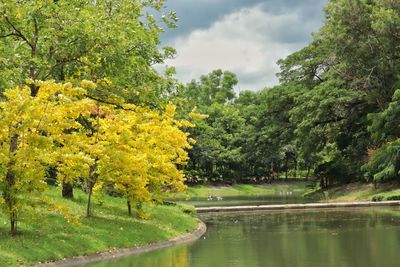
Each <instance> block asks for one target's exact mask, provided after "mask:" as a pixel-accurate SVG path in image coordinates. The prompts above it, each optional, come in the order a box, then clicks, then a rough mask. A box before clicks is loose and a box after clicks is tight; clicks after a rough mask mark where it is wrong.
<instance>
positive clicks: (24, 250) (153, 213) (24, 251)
mask: <svg viewBox="0 0 400 267" xmlns="http://www.w3.org/2000/svg"><path fill="white" fill-rule="evenodd" d="M47 194H48V196H49V197H51V198H52V199H53V200H54V202H55V203H57V204H59V205H63V206H65V207H67V208H69V209H70V211H71V214H72V215H73V216H76V217H77V218H78V219H79V223H80V225H75V224H71V223H68V222H67V221H66V220H65V219H64V217H63V216H62V215H60V214H58V213H56V212H51V211H47V212H45V213H44V214H39V213H38V212H32V213H30V214H29V216H26V217H27V218H22V220H21V222H20V224H19V230H20V234H19V235H17V236H15V237H11V236H10V235H9V233H8V230H9V229H8V228H9V225H8V222H7V219H6V217H5V216H4V214H2V215H0V216H1V217H0V220H1V221H0V222H1V224H0V266H21V265H22V266H24V265H30V264H34V263H38V262H42V261H48V260H58V259H63V258H66V257H71V256H80V255H87V254H92V253H95V252H100V251H107V250H111V249H114V248H123V247H133V246H141V245H147V244H151V243H155V242H158V241H163V240H168V239H171V238H174V237H177V236H180V235H182V234H184V233H187V232H189V231H191V230H194V229H195V228H196V226H197V224H198V220H197V219H196V218H195V217H194V216H193V215H190V214H186V213H184V212H183V210H184V209H185V208H183V207H182V206H178V205H177V206H155V207H152V208H148V210H147V212H148V214H149V218H148V219H146V220H143V219H138V218H136V217H129V216H128V215H127V211H126V201H125V200H124V199H121V198H116V197H109V196H106V197H105V198H104V204H103V205H99V204H98V203H97V204H95V205H94V216H93V217H92V218H86V217H84V214H85V208H86V206H85V204H86V202H85V201H86V195H85V194H84V193H83V192H82V191H78V190H75V199H74V200H66V199H63V198H61V197H60V192H59V190H57V189H55V188H50V190H49V191H48V193H47Z"/></svg>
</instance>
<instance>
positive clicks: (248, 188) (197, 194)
mask: <svg viewBox="0 0 400 267" xmlns="http://www.w3.org/2000/svg"><path fill="white" fill-rule="evenodd" d="M307 190H310V183H308V182H291V183H282V184H281V183H275V184H263V185H250V184H236V185H233V186H203V185H196V186H190V187H189V188H188V190H187V192H186V193H180V194H177V195H176V197H175V198H176V199H184V198H207V197H208V196H209V195H212V196H220V197H235V196H274V195H276V192H277V191H278V192H279V191H294V192H295V191H307Z"/></svg>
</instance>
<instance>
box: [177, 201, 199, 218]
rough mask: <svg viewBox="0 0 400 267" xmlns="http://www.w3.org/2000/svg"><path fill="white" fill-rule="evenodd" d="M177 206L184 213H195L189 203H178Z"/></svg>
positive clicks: (193, 214)
mask: <svg viewBox="0 0 400 267" xmlns="http://www.w3.org/2000/svg"><path fill="white" fill-rule="evenodd" d="M178 206H179V208H180V209H181V210H182V211H183V212H184V213H186V214H189V215H192V216H195V215H196V209H195V207H194V206H190V205H185V204H181V203H179V204H178Z"/></svg>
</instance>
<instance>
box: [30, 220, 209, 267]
mask: <svg viewBox="0 0 400 267" xmlns="http://www.w3.org/2000/svg"><path fill="white" fill-rule="evenodd" d="M206 231H207V226H206V225H205V223H204V222H202V221H201V220H199V223H198V225H197V228H196V229H195V230H194V231H192V232H190V233H187V234H185V235H182V236H178V237H175V238H174V239H171V240H167V241H162V242H158V243H154V244H149V245H145V246H141V247H131V248H121V249H115V250H112V251H106V252H99V253H95V254H91V255H86V256H78V257H72V258H67V259H64V260H60V261H54V262H45V263H39V264H35V265H32V267H49V266H57V267H73V266H79V265H85V264H91V263H96V262H101V261H108V260H114V259H121V258H125V257H128V256H133V255H138V254H142V253H146V252H150V251H154V250H159V249H162V248H167V247H172V246H176V245H181V244H185V243H189V242H192V241H195V240H197V239H199V238H200V237H201V236H203V235H204V234H205V233H206Z"/></svg>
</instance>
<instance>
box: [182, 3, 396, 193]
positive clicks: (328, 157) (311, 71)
mask: <svg viewBox="0 0 400 267" xmlns="http://www.w3.org/2000/svg"><path fill="white" fill-rule="evenodd" d="M399 18H400V3H399V2H398V1H392V0H374V1H366V0H357V1H348V0H340V1H336V0H335V1H333V0H332V1H329V3H328V6H327V7H326V9H325V24H324V26H323V27H322V28H321V29H320V30H319V31H318V32H317V33H315V34H314V40H313V42H312V43H311V44H309V45H308V46H307V47H305V48H303V49H302V50H300V51H298V52H295V53H293V54H292V55H290V56H288V57H287V58H286V59H283V60H280V61H279V62H278V64H279V65H280V67H281V72H280V73H279V74H278V76H279V78H280V82H281V83H280V85H279V86H276V87H274V88H267V89H264V90H262V91H260V92H256V93H254V92H242V93H241V94H240V95H239V96H235V94H234V90H233V86H234V85H235V82H236V80H235V76H234V75H233V74H232V73H229V72H225V73H223V72H221V71H214V72H212V73H210V74H208V75H205V76H203V77H202V78H201V79H200V81H197V82H196V81H193V82H192V83H190V84H188V85H187V86H186V88H185V90H184V92H183V95H184V96H185V97H186V99H188V101H189V102H190V103H192V105H197V106H198V107H199V109H200V110H201V112H203V113H207V114H209V115H210V117H209V118H208V119H207V120H205V121H204V122H203V123H200V126H199V128H196V129H194V132H193V135H194V136H196V137H197V139H198V143H197V144H196V145H195V146H194V149H193V151H192V152H191V163H190V165H189V166H190V168H189V170H188V173H189V174H191V177H192V178H193V181H195V182H196V181H198V180H201V181H204V180H206V179H207V178H211V179H212V180H214V181H218V180H220V181H222V180H223V181H224V182H229V181H238V180H241V179H243V178H245V177H252V179H253V180H256V181H263V180H265V179H266V178H269V179H271V178H274V177H280V176H283V177H288V176H297V177H307V178H308V177H309V176H310V175H314V176H315V177H317V178H319V179H320V180H321V185H322V186H328V185H332V184H334V183H338V182H340V183H342V182H348V181H351V180H363V179H367V180H368V181H372V180H373V181H384V180H387V179H394V178H398V177H399V171H400V156H399V155H400V154H399V151H400V150H399V148H400V146H399V139H398V138H399V132H400V131H399V127H398V122H399V121H398V120H399V115H400V114H399V108H398V101H399V97H398V95H399V94H398V93H396V89H399V87H400V77H399V73H400V35H399V32H400V19H399ZM298 169H300V172H299V171H298ZM282 172H286V174H285V175H282V174H280V173H282ZM288 172H289V174H288Z"/></svg>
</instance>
